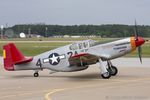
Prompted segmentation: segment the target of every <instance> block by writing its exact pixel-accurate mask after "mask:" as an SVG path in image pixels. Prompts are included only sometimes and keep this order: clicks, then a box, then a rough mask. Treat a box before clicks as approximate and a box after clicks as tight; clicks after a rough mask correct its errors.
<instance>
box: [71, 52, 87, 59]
mask: <svg viewBox="0 0 150 100" xmlns="http://www.w3.org/2000/svg"><path fill="white" fill-rule="evenodd" d="M85 55H88V53H81V54H77V55H74V56H72V57H71V58H78V57H81V56H85Z"/></svg>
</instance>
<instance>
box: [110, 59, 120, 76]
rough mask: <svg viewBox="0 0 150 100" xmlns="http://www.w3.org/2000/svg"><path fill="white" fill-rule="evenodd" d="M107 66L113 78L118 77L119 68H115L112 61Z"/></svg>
mask: <svg viewBox="0 0 150 100" xmlns="http://www.w3.org/2000/svg"><path fill="white" fill-rule="evenodd" d="M107 65H108V69H107V70H108V72H109V73H110V74H111V75H112V76H116V75H117V73H118V69H117V67H115V66H113V65H112V63H111V61H107Z"/></svg>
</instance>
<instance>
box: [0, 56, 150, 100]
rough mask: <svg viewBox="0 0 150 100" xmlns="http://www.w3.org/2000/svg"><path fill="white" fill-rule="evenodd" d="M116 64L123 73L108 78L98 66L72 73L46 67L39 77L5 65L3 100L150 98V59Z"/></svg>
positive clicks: (0, 82)
mask: <svg viewBox="0 0 150 100" xmlns="http://www.w3.org/2000/svg"><path fill="white" fill-rule="evenodd" d="M123 61H124V62H123ZM144 62H145V63H146V64H144ZM113 63H114V65H116V66H118V70H119V74H118V75H117V76H115V77H111V78H110V79H108V80H105V79H102V78H101V77H100V69H99V68H98V66H97V65H92V66H90V67H89V68H88V69H87V70H84V71H80V72H72V73H61V72H60V73H54V74H49V71H47V70H44V71H42V72H39V74H40V77H38V78H35V77H33V71H18V72H8V71H5V70H4V69H3V68H2V66H1V67H0V100H8V99H11V100H150V95H149V94H150V67H149V65H150V58H144V59H143V65H141V64H139V59H138V58H119V59H116V60H114V61H113ZM133 63H134V64H133ZM147 64H148V65H147Z"/></svg>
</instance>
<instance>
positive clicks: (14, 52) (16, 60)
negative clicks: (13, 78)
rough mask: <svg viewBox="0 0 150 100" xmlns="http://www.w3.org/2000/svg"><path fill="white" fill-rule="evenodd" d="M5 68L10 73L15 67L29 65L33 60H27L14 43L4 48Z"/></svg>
mask: <svg viewBox="0 0 150 100" xmlns="http://www.w3.org/2000/svg"><path fill="white" fill-rule="evenodd" d="M3 49H4V50H3V57H4V68H5V69H6V70H8V71H13V70H14V65H17V64H23V63H27V62H30V61H32V60H33V58H26V57H25V56H24V55H23V54H22V53H21V52H20V51H19V50H18V49H17V48H16V46H15V45H14V44H13V43H9V44H7V45H4V46H3Z"/></svg>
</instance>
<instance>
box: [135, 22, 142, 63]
mask: <svg viewBox="0 0 150 100" xmlns="http://www.w3.org/2000/svg"><path fill="white" fill-rule="evenodd" d="M138 37H139V33H138V27H137V23H136V20H135V41H138V40H139V39H138ZM138 56H139V59H140V62H141V63H142V48H141V46H138Z"/></svg>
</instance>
